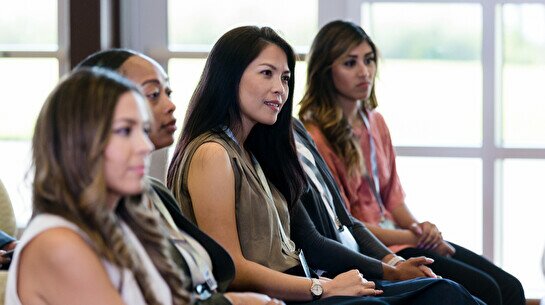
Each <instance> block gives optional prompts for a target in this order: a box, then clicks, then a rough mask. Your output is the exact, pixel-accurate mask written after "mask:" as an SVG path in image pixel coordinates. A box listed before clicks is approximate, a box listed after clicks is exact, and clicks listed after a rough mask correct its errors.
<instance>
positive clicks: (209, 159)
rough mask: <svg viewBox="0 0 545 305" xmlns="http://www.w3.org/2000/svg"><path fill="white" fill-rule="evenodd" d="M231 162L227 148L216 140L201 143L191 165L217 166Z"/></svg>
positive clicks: (201, 166)
mask: <svg viewBox="0 0 545 305" xmlns="http://www.w3.org/2000/svg"><path fill="white" fill-rule="evenodd" d="M229 164H230V160H229V154H228V153H227V150H226V149H225V147H223V146H222V145H221V144H219V143H216V142H206V143H203V144H202V145H200V146H199V147H198V148H197V150H196V151H195V154H194V155H193V158H192V159H191V167H193V166H195V167H197V168H199V169H203V168H210V167H212V168H217V167H218V166H221V165H224V166H225V165H229Z"/></svg>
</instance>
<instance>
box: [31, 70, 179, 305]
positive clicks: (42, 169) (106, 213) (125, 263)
mask: <svg viewBox="0 0 545 305" xmlns="http://www.w3.org/2000/svg"><path fill="white" fill-rule="evenodd" d="M131 91H132V92H135V93H137V94H140V95H141V93H140V91H139V89H138V88H137V87H136V85H134V84H133V83H132V82H130V81H129V80H127V79H125V78H123V77H122V76H120V75H117V74H115V73H114V72H108V71H105V70H102V69H96V68H94V69H80V70H78V71H76V72H74V73H72V74H71V75H69V76H68V77H67V78H66V79H64V80H63V81H62V82H61V83H60V84H59V85H58V86H57V87H56V88H55V89H54V90H53V92H52V93H51V94H50V95H49V97H48V98H47V100H46V102H45V104H44V105H43V107H42V110H41V112H40V115H39V117H38V120H37V122H36V127H35V130H34V137H33V140H32V150H33V169H34V183H33V209H34V211H33V212H34V215H37V214H41V213H49V214H54V215H58V216H61V217H63V218H65V219H67V220H69V221H71V222H73V223H74V224H76V225H77V226H78V227H79V228H81V229H82V230H83V231H84V232H85V233H86V234H87V235H88V236H89V238H90V239H91V241H92V244H91V246H92V247H94V250H95V251H96V253H97V255H99V256H100V257H103V258H105V259H107V260H108V261H110V262H111V263H112V264H114V265H116V266H118V267H120V268H126V269H129V270H130V271H132V272H133V274H134V275H135V279H136V281H137V283H138V285H139V287H140V290H141V291H142V294H143V296H144V298H145V300H146V303H147V304H160V303H159V301H158V299H157V297H156V296H155V295H154V292H153V291H152V290H151V288H150V287H151V286H150V282H149V278H148V274H147V272H146V271H145V269H144V268H143V267H142V266H141V264H140V263H139V261H140V259H139V258H138V256H137V254H136V252H135V249H134V247H133V245H131V244H130V243H129V242H128V241H127V240H126V238H125V234H124V233H123V231H122V228H121V226H120V220H122V221H124V222H125V223H126V224H127V225H128V226H129V227H130V228H131V230H132V231H133V232H134V234H135V235H136V236H137V238H138V239H139V240H140V241H141V243H142V245H143V246H144V248H145V249H146V252H147V253H148V255H149V256H150V258H151V260H152V261H153V263H154V265H155V267H156V268H157V270H158V271H159V273H160V274H161V276H162V277H163V278H164V279H165V281H166V282H167V284H168V285H169V287H170V290H171V292H172V297H173V303H174V304H187V303H189V297H188V295H187V293H186V292H185V291H184V283H187V282H186V281H185V279H184V278H183V273H182V272H181V271H180V270H178V268H177V267H176V265H175V264H174V263H173V261H172V259H171V258H170V256H169V254H168V250H167V239H166V236H165V235H164V234H163V232H164V229H163V228H162V227H161V221H160V220H159V218H158V215H156V212H153V211H151V210H150V209H148V208H146V207H145V206H144V204H145V201H146V198H147V196H146V194H142V195H139V196H132V197H126V198H123V199H122V200H121V201H120V202H119V203H118V205H117V208H116V209H115V211H114V212H112V211H111V210H110V209H109V208H108V207H107V206H106V196H107V185H106V182H105V178H104V173H103V164H104V161H103V154H104V150H105V147H106V145H107V143H108V141H109V138H110V134H111V128H112V120H113V114H114V110H115V107H116V105H117V102H118V101H119V98H120V97H121V96H122V95H123V94H124V93H127V92H131ZM142 99H144V97H142ZM146 106H147V105H146ZM150 117H151V114H150Z"/></svg>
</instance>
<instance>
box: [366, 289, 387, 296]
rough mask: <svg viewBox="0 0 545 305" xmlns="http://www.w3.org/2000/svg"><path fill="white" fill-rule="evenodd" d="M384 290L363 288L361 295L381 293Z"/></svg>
mask: <svg viewBox="0 0 545 305" xmlns="http://www.w3.org/2000/svg"><path fill="white" fill-rule="evenodd" d="M383 292H384V291H382V290H380V289H367V288H366V289H363V291H362V293H361V295H379V294H382V293H383Z"/></svg>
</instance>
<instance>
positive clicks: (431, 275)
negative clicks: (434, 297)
mask: <svg viewBox="0 0 545 305" xmlns="http://www.w3.org/2000/svg"><path fill="white" fill-rule="evenodd" d="M418 269H420V270H421V271H422V272H423V273H424V275H426V277H429V278H433V279H435V278H437V275H436V274H435V273H434V272H433V270H431V268H429V267H426V266H424V265H420V266H418Z"/></svg>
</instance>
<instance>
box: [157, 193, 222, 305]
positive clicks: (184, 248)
mask: <svg viewBox="0 0 545 305" xmlns="http://www.w3.org/2000/svg"><path fill="white" fill-rule="evenodd" d="M151 197H152V200H153V205H154V206H155V207H156V208H157V210H158V211H159V213H160V214H161V216H162V217H163V219H164V220H165V221H166V223H167V224H168V226H169V229H170V230H169V231H170V232H171V241H172V242H173V244H174V246H175V247H176V249H178V251H179V252H180V254H181V255H182V256H183V258H184V259H185V261H186V262H187V266H188V268H189V271H190V273H191V277H192V282H193V286H194V288H195V290H196V291H197V293H198V294H199V295H200V299H202V300H204V299H207V298H208V297H210V296H211V294H210V293H211V292H214V291H216V289H217V287H218V284H217V282H216V279H215V278H214V274H213V273H212V271H211V269H210V266H212V262H211V261H210V260H207V259H205V258H203V257H201V255H200V254H199V251H198V250H197V249H196V245H193V244H192V243H198V242H197V241H190V240H189V238H186V237H185V236H184V234H183V233H182V232H180V231H179V229H178V226H176V223H175V222H174V219H173V218H172V215H170V213H169V212H168V211H167V209H166V207H165V205H164V204H163V201H162V200H161V198H159V196H158V195H157V193H155V192H151ZM203 250H204V248H203ZM204 251H206V250H204Z"/></svg>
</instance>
